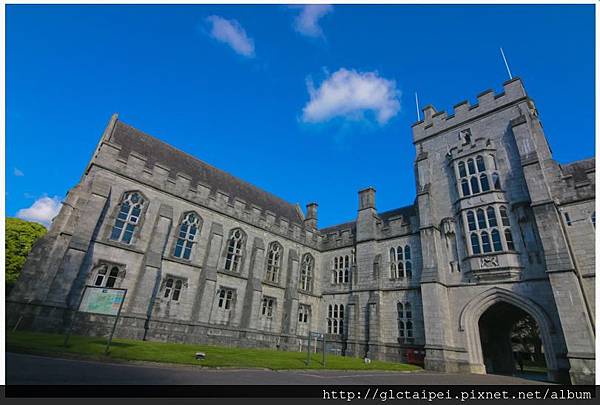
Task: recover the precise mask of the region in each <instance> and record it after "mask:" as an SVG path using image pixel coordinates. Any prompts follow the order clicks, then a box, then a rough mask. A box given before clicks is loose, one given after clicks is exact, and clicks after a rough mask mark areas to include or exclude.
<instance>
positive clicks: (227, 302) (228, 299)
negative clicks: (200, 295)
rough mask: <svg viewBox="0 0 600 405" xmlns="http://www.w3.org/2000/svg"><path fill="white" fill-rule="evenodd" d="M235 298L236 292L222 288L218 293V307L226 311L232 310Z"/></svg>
mask: <svg viewBox="0 0 600 405" xmlns="http://www.w3.org/2000/svg"><path fill="white" fill-rule="evenodd" d="M233 297H234V290H232V289H230V288H224V287H221V288H220V289H219V291H217V306H218V307H219V308H221V309H225V310H229V309H231V306H232V302H233Z"/></svg>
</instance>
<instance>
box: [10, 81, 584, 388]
mask: <svg viewBox="0 0 600 405" xmlns="http://www.w3.org/2000/svg"><path fill="white" fill-rule="evenodd" d="M423 113H424V119H423V120H422V121H419V122H416V123H415V124H414V125H413V126H412V129H413V142H414V145H415V148H416V158H415V163H414V164H415V175H416V179H417V181H416V183H417V190H416V199H415V202H414V204H413V205H411V206H407V207H402V208H398V209H394V210H391V211H387V212H378V211H377V209H376V205H375V190H374V189H373V188H370V187H369V188H366V189H364V190H361V191H359V192H358V207H357V208H358V214H357V217H356V219H355V220H353V221H351V222H347V223H344V224H340V225H336V226H333V227H328V228H322V229H319V228H318V226H317V204H314V203H313V204H308V205H307V207H306V214H304V213H303V212H302V210H301V209H300V208H299V207H298V206H297V205H292V204H289V203H287V202H285V201H283V200H282V199H280V198H278V197H276V196H274V195H272V194H269V193H267V192H265V191H262V190H260V189H258V188H257V187H255V186H253V185H251V184H248V183H246V182H244V181H242V180H240V179H238V178H236V177H233V176H231V175H229V174H227V173H225V172H223V171H221V170H219V169H217V168H214V167H212V166H210V165H208V164H206V163H204V162H202V161H200V160H197V159H196V158H194V157H192V156H190V155H187V154H185V153H183V152H181V151H179V150H177V149H175V148H173V147H171V146H169V145H167V144H165V143H163V142H161V141H159V140H158V139H156V138H153V137H151V136H149V135H147V134H145V133H143V132H141V131H138V130H137V129H135V128H133V127H131V126H129V125H127V124H125V123H123V122H121V121H119V120H118V118H117V116H113V117H112V119H111V120H110V123H109V124H108V126H107V128H106V130H105V132H104V134H103V135H102V138H101V139H100V142H99V143H98V146H97V148H96V150H95V152H94V154H93V157H92V159H91V161H90V163H89V165H88V166H87V167H86V169H85V171H84V174H83V176H82V177H81V180H80V182H79V183H78V184H77V185H76V186H75V187H74V188H73V189H72V190H71V191H69V193H68V195H67V197H66V199H65V202H64V204H63V207H62V209H61V211H60V214H59V215H58V216H57V217H56V218H55V220H54V222H53V224H52V227H51V229H50V231H49V233H48V234H47V235H46V236H45V237H44V238H43V239H42V240H41V241H40V242H39V243H37V244H36V246H35V247H34V249H33V251H32V253H31V255H30V257H29V258H28V261H27V263H26V265H25V268H24V270H23V273H22V275H21V278H20V279H19V281H18V283H17V285H16V287H15V288H14V290H13V292H12V293H11V296H10V297H9V299H8V301H7V314H8V326H9V327H10V326H11V324H12V325H14V324H16V322H17V319H19V318H20V320H19V321H20V325H21V326H20V327H26V328H30V329H34V330H53V331H62V330H64V329H65V327H66V325H67V324H68V323H69V319H70V314H71V312H70V311H68V310H67V309H69V308H74V307H75V306H76V305H77V303H78V300H79V297H80V295H81V292H82V290H83V287H84V286H85V285H99V286H106V287H120V288H126V289H127V290H128V293H127V298H126V300H125V304H124V310H123V314H122V318H121V320H120V324H119V326H118V327H117V335H119V336H126V337H132V338H137V339H151V340H164V341H175V342H187V343H193V342H202V343H214V344H227V345H237V346H251V347H273V348H275V347H277V348H280V349H283V350H302V349H303V348H304V349H305V345H306V343H307V336H308V333H309V332H310V331H318V332H321V333H325V334H326V336H327V339H328V340H329V341H330V342H332V343H331V347H332V348H333V349H334V350H335V351H337V352H340V353H342V354H344V355H346V356H360V357H363V356H368V357H369V358H374V359H387V360H393V361H414V360H415V359H418V358H419V356H421V357H422V356H423V354H424V364H425V367H426V368H429V369H433V370H442V371H450V372H471V373H486V372H500V373H503V372H504V373H510V372H511V371H512V370H513V368H514V364H513V361H512V360H511V359H512V351H511V345H510V338H509V335H510V330H511V328H512V326H513V324H514V323H515V322H516V320H518V319H520V318H522V317H523V316H524V315H525V314H529V315H530V316H532V317H533V319H535V321H536V322H537V324H538V326H539V329H540V334H541V338H542V342H543V347H544V355H545V358H546V363H547V366H548V375H549V378H550V379H552V380H554V381H567V380H569V379H570V381H571V382H573V383H591V384H593V383H594V374H595V368H594V361H595V350H594V340H595V331H594V311H595V309H594V280H595V268H594V266H595V256H594V235H595V212H594V195H595V193H594V187H595V163H594V160H593V159H589V160H583V161H578V162H574V163H570V164H559V163H557V162H556V161H555V160H553V159H552V154H551V150H550V147H549V145H548V143H547V140H546V138H545V136H544V132H543V129H542V125H541V122H540V119H539V117H538V112H537V110H536V108H535V106H534V103H533V101H532V100H531V99H530V98H529V97H528V95H527V93H526V92H525V89H524V87H523V85H522V82H521V80H519V79H513V80H510V81H508V82H506V83H504V91H503V92H501V93H499V94H495V93H494V92H493V91H491V90H488V91H485V92H483V93H481V94H480V95H479V96H477V104H475V105H470V104H469V103H468V102H467V101H464V102H461V103H459V104H457V105H455V106H454V113H453V114H451V115H450V114H447V113H446V112H437V111H436V109H435V108H434V107H432V106H427V107H425V108H424V109H423ZM110 324H111V320H110V319H106V318H104V317H103V316H100V315H89V314H88V315H85V316H84V315H83V314H80V315H79V316H78V317H77V321H76V323H75V328H76V330H78V331H80V332H85V333H90V334H100V333H105V332H106V331H107V330H108V329H109V325H110Z"/></svg>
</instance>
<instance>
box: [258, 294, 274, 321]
mask: <svg viewBox="0 0 600 405" xmlns="http://www.w3.org/2000/svg"><path fill="white" fill-rule="evenodd" d="M274 306H275V298H271V297H264V298H263V302H262V309H261V314H262V315H263V316H265V317H267V318H272V317H273V307H274Z"/></svg>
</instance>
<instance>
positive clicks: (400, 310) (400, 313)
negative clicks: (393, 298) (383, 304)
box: [396, 302, 404, 318]
mask: <svg viewBox="0 0 600 405" xmlns="http://www.w3.org/2000/svg"><path fill="white" fill-rule="evenodd" d="M396 307H397V308H398V318H404V304H402V303H401V302H399V303H398V304H397V305H396Z"/></svg>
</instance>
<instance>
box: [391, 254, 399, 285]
mask: <svg viewBox="0 0 600 405" xmlns="http://www.w3.org/2000/svg"><path fill="white" fill-rule="evenodd" d="M398 277H399V275H398V264H397V263H396V249H395V248H390V278H393V279H396V278H398Z"/></svg>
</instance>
